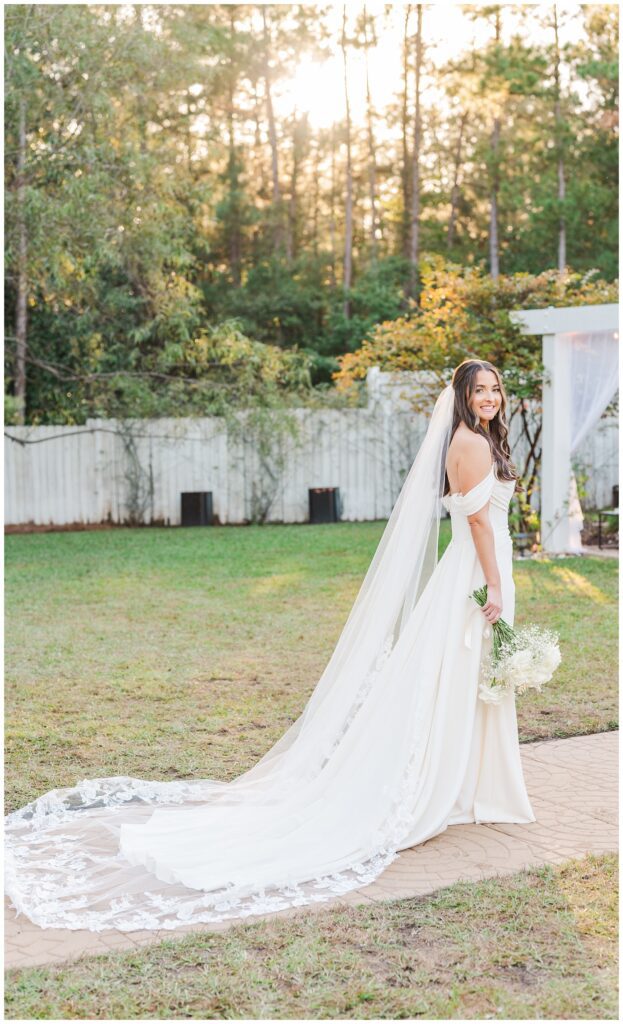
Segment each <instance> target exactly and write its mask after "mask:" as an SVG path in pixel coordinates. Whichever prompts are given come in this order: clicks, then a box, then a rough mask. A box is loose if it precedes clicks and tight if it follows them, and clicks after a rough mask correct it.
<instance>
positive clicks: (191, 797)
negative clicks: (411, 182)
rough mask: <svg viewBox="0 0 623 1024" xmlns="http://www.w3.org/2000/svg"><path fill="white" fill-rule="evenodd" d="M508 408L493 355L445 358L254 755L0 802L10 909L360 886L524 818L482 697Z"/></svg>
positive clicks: (512, 753) (155, 913) (67, 908)
mask: <svg viewBox="0 0 623 1024" xmlns="http://www.w3.org/2000/svg"><path fill="white" fill-rule="evenodd" d="M505 409H506V395H505V392H504V387H503V384H502V380H501V378H500V374H499V372H498V371H497V369H496V368H495V367H494V366H492V365H491V364H490V363H488V362H485V361H480V360H475V359H467V360H465V361H464V362H462V363H461V364H460V366H458V367H457V368H456V370H455V371H454V374H453V377H452V383H451V384H449V385H448V386H447V387H445V388H444V389H443V390H442V391H441V393H440V395H439V397H438V399H437V401H436V403H435V407H434V409H433V412H432V415H431V418H430V423H429V426H428V430H427V433H426V436H425V438H424V441H423V442H422V445H421V447H420V450H419V451H418V454H417V457H416V459H415V461H414V463H413V466H412V467H411V470H410V471H409V474H408V475H407V478H406V480H405V482H404V485H403V487H402V490H401V492H400V495H399V497H398V500H397V501H396V504H395V506H394V508H393V511H392V514H391V516H390V518H389V521H388V523H387V526H386V528H385V531H384V533H383V536H382V537H381V541H380V543H379V546H378V548H377V551H376V553H375V555H374V558H373V560H372V563H371V565H370V567H369V569H368V572H367V574H366V576H365V579H364V581H363V583H362V586H361V589H360V591H359V593H358V595H357V598H356V600H355V603H354V605H353V608H352V610H351V612H350V615H349V617H348V620H347V622H346V624H345V626H344V629H343V631H342V633H341V635H340V638H339V640H338V643H337V645H336V648H335V650H334V652H333V654H332V656H331V658H330V660H329V663H328V665H327V667H326V668H325V670H324V672H323V674H322V676H321V678H320V680H319V681H318V683H317V685H316V687H315V689H314V691H313V693H312V695H311V697H310V698H309V701H308V702H307V704H306V706H305V708H304V709H303V711H302V713H301V715H300V716H299V718H298V719H297V720H296V721H295V722H294V723H293V724H292V725H291V726H290V728H289V729H288V730H287V731H286V732H285V733H284V735H283V736H282V737H281V738H280V739H279V740H278V741H277V743H275V744H274V746H273V747H272V748H271V749H270V750H268V751H267V753H266V754H265V755H264V756H263V757H262V758H261V759H260V760H259V761H258V762H257V764H255V765H254V766H253V767H252V768H251V769H250V770H249V771H247V772H245V773H244V774H242V775H240V776H239V777H238V778H236V779H234V780H233V781H231V782H218V781H215V780H210V779H195V780H193V779H189V780H186V781H177V782H157V781H147V780H142V779H135V778H130V777H126V776H117V777H111V778H103V779H85V780H83V781H82V782H80V783H78V784H77V785H76V786H73V787H71V788H66V789H57V790H53V791H51V792H49V793H46V794H44V795H43V796H40V797H39V798H38V799H36V800H34V801H33V802H32V803H30V804H28V805H27V806H26V807H23V808H20V809H19V810H17V811H15V812H13V813H12V814H10V815H9V816H8V817H7V819H6V840H7V841H6V858H5V882H6V891H7V893H8V895H9V897H10V900H11V901H12V904H13V906H14V907H15V909H16V910H17V911H18V912H21V913H23V914H25V915H26V916H27V917H29V918H30V919H31V920H32V921H34V922H35V923H36V924H38V925H40V926H41V927H42V928H74V929H78V928H88V929H91V930H93V931H101V930H105V929H110V928H116V929H120V930H122V931H133V930H136V929H174V928H176V927H180V926H181V925H187V924H189V923H190V924H193V923H200V922H216V921H222V920H224V919H226V918H242V917H246V916H248V915H250V914H258V913H267V912H272V911H276V910H281V909H284V908H285V907H291V906H303V905H306V904H310V903H313V902H316V901H321V900H327V899H331V898H334V897H335V895H336V894H341V893H345V892H347V891H349V890H353V889H357V888H359V887H361V886H365V885H367V884H368V883H370V882H372V881H373V880H374V879H376V878H377V877H378V876H379V875H380V874H381V873H382V872H383V871H384V870H385V868H386V867H387V866H388V865H389V864H390V863H391V862H392V861H393V860H394V859H395V858H396V857H397V856H398V855H399V851H400V850H404V849H406V848H408V847H410V846H413V845H415V844H417V843H423V842H425V841H426V840H427V839H430V838H431V837H432V836H436V835H439V833H441V832H443V831H444V830H445V829H446V828H447V827H448V825H454V824H459V823H462V822H530V821H535V817H534V814H533V812H532V807H531V806H530V801H529V799H528V795H527V792H526V788H525V783H524V778H523V773H522V767H521V760H520V754H519V743H518V736H517V720H516V713H515V697H514V693H513V692H512V691H510V692H508V693H507V694H506V695H505V696H504V697H503V699H502V700H501V702H500V703H499V704H496V705H493V704H486V703H484V702H483V701H481V700H479V699H478V676H479V666H480V660H481V654H482V652H483V646H484V645H486V644H487V643H490V642H491V639H490V636H491V626H492V624H493V623H494V622H496V621H497V619H498V618H499V617H500V616H501V615H503V617H504V618H505V619H506V621H507V622H509V623H511V624H512V622H513V617H514V601H515V588H514V582H513V576H512V540H511V537H510V534H509V531H508V506H509V502H510V499H511V496H512V494H513V490H514V488H515V485H516V479H517V475H516V472H515V470H514V467H513V465H512V463H511V462H510V451H509V447H508V440H507V433H508V430H507V426H506V422H505ZM442 505H443V506H444V507H445V508H446V510H447V511H448V512H449V514H450V517H451V521H452V540H451V542H450V544H449V546H448V547H447V548H446V550H445V552H444V555H443V557H442V558H441V559H440V560H439V562H437V544H438V533H439V519H440V512H441V506H442ZM484 583H487V586H488V601H487V604H485V605H484V607H483V608H482V609H481V608H480V607H479V606H478V605H477V604H476V603H475V601H474V600H473V599H472V598H471V597H470V595H471V593H472V591H473V590H474V589H475V588H477V587H480V586H482V585H483V584H484Z"/></svg>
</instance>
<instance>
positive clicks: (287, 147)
mask: <svg viewBox="0 0 623 1024" xmlns="http://www.w3.org/2000/svg"><path fill="white" fill-rule="evenodd" d="M497 13H499V11H498V8H497V7H491V8H490V7H487V6H485V7H484V8H482V9H476V8H473V9H471V8H470V9H469V10H467V13H466V16H469V17H470V18H471V19H472V20H474V21H475V22H476V23H477V24H478V25H483V24H484V27H485V42H484V43H483V44H482V45H479V47H478V48H477V49H475V48H473V47H470V46H469V44H468V46H467V47H466V48H465V49H464V50H463V51H462V53H461V54H460V55H459V56H458V57H453V58H452V59H450V60H448V61H447V63H446V64H445V65H443V66H441V67H439V68H437V67H426V68H425V80H426V81H425V84H426V87H427V89H428V86H429V85H431V86H434V87H435V89H436V90H437V92H438V94H439V95H440V97H441V101H440V102H439V103H438V104H437V103H435V105H434V106H433V105H431V104H430V103H429V102H428V101H427V100H425V99H424V100H423V109H422V117H423V143H422V161H421V166H420V174H421V182H420V185H421V190H420V191H421V195H420V200H421V202H420V218H419V236H420V258H419V269H420V272H421V279H422V282H423V284H424V286H425V287H427V285H426V281H427V275H428V276H430V266H438V265H441V264H443V262H444V261H445V260H447V259H449V260H450V261H451V264H453V265H456V266H463V267H466V268H468V269H467V270H466V272H465V276H466V278H468V276H469V274H470V273H471V272H474V273H476V274H481V275H482V285H481V289H482V292H483V296H482V302H483V311H482V323H481V328H482V337H480V335H479V334H478V332H477V331H476V325H477V315H476V312H474V314H473V315H472V316H471V317H469V318H468V319H469V320H470V323H471V325H472V328H473V330H472V333H471V335H469V336H468V337H467V338H466V339H465V344H464V345H461V344H460V336H459V334H460V331H462V329H463V326H464V323H465V318H464V317H463V316H462V315H461V310H460V308H458V306H457V307H456V309H455V312H456V318H455V322H456V328H455V331H454V333H455V342H453V343H451V342H450V341H447V342H446V345H447V347H448V349H449V350H450V349H452V345H453V344H454V346H455V349H456V350H457V351H459V352H462V351H463V349H464V348H467V349H470V350H472V349H474V347H477V348H479V347H481V346H484V348H486V349H487V351H489V350H491V351H496V346H495V344H494V341H493V339H494V336H495V335H496V334H497V333H499V332H500V331H501V332H502V333H503V334H504V332H505V330H506V329H505V328H504V326H503V317H502V314H501V312H500V310H501V309H505V308H512V307H511V305H507V301H506V298H505V296H504V295H503V294H502V292H501V291H500V289H502V291H503V288H504V285H503V284H500V283H498V284H497V285H493V284H491V286H490V290H492V294H491V296H490V297H489V298H487V296H486V292H487V290H488V286H487V285H486V284H485V282H484V277H485V271H484V268H485V267H486V266H488V256H489V254H488V243H489V233H490V213H491V209H490V201H491V186H492V181H493V180H494V179H495V180H497V184H498V229H499V230H498V234H499V251H500V262H501V267H502V270H503V272H504V274H505V275H506V280H507V281H508V282H510V281H512V282H513V284H512V286H511V285H509V287H510V288H511V291H513V290H516V294H517V298H518V299H519V297H520V295H521V292H522V287H521V283H520V282H521V275H525V276H526V277H527V279H528V280H532V279H536V280H538V279H540V276H541V275H542V274H543V273H544V269H545V268H551V267H553V266H554V265H555V264H556V263H557V243H558V231H559V225H560V219H561V217H564V220H565V226H566V238H567V266H568V268H569V269H568V272H567V273H568V280H572V279H573V278H574V273H575V274H579V275H584V276H586V275H590V274H595V275H596V276H597V277H598V278H602V279H603V280H604V281H606V282H609V281H612V280H614V279H615V277H616V274H617V252H618V244H617V242H618V238H617V231H618V221H617V169H618V148H617V142H618V138H617V108H618V78H617V70H616V58H617V45H618V36H617V33H618V12H617V10H616V9H615V8H614V7H613V6H612V5H592V6H591V5H586V6H585V7H584V8H582V10H581V11H579V12H578V13H577V17H578V18H579V19H580V21H579V22H578V25H577V28H578V32H577V34H576V39H575V41H574V42H573V44H568V45H567V46H566V47H564V48H563V50H562V52H561V60H562V63H563V65H564V67H565V80H566V81H567V82H568V85H567V86H566V87H565V89H564V90H563V95H562V96H561V97H560V117H558V118H555V117H554V103H555V100H556V95H557V94H556V85H555V76H554V59H553V33H552V21H551V11H550V10H549V8H548V9H547V10H546V9H543V10H542V11H541V10H539V11H536V12H535V11H533V10H532V8H530V12H529V13H528V12H527V10H523V9H521V8H517V9H514V10H513V11H512V12H511V11H510V10H509V11H507V10H506V8H504V7H502V9H501V17H502V20H503V22H504V25H505V26H506V19H507V18H508V19H510V17H511V16H512V17H513V18H514V19H519V21H521V19H522V18H530V19H532V20H534V18H535V17H536V18H537V20H538V22H539V26H540V28H541V30H542V37H540V36H539V37H537V38H536V39H534V38H533V39H532V41H529V40H528V39H527V38H526V39H524V38H523V36H522V33H521V32H517V33H513V34H512V35H511V37H510V40H509V42H507V43H504V44H502V43H499V42H496V41H495V38H494V34H493V29H494V25H495V19H496V16H497ZM263 14H265V15H266V18H267V36H266V37H265V36H264V32H263V25H262V16H263ZM394 16H395V12H394V13H392V11H391V9H389V8H388V10H387V11H385V12H384V13H383V14H374V13H370V12H368V16H367V32H368V38H369V40H370V41H371V45H372V46H374V45H376V42H375V40H380V41H382V37H383V32H382V31H381V30H382V28H383V19H384V18H391V17H394ZM560 16H561V17H564V16H566V14H565V13H564V12H562V13H561V14H560ZM401 17H402V16H401ZM351 20H352V24H350V25H349V27H348V32H347V47H348V49H349V50H350V48H351V47H355V48H356V47H361V46H362V45H363V43H364V40H363V35H362V28H363V22H362V20H361V18H359V19H358V20H357V19H355V17H354V16H353V17H352V19H351ZM356 21H357V23H356V24H355V22H356ZM412 31H413V25H412V26H411V32H412ZM424 32H425V40H424V42H425V45H426V44H428V42H430V40H429V38H428V32H429V29H428V27H427V23H426V17H424ZM331 33H332V29H331V24H330V20H329V18H328V12H327V11H325V10H324V9H317V10H316V9H314V10H313V12H312V11H311V9H309V10H308V9H307V8H306V7H305V5H302V6H301V5H299V6H297V5H285V6H284V5H282V6H279V5H274V4H270V5H267V6H266V7H265V8H264V9H261V8H259V7H257V6H256V5H255V6H254V5H237V4H236V5H225V4H212V5H209V4H207V5H175V4H173V5H149V4H145V5H133V6H132V5H125V6H124V5H87V4H77V5H64V6H63V5H52V6H46V5H36V4H35V5H18V4H14V5H9V6H8V7H7V8H6V20H5V49H6V61H5V85H6V106H5V125H6V136H5V142H6V146H5V152H6V191H5V212H6V216H5V246H6V250H5V252H6V259H5V266H6V306H5V309H6V314H5V315H6V323H5V336H6V378H7V383H8V389H9V391H10V392H11V391H12V390H13V387H14V380H15V376H16V372H17V367H16V333H17V297H18V290H19V283H20V280H21V283H22V286H23V288H25V291H26V293H27V314H28V316H27V330H26V333H27V339H26V340H27V351H26V371H27V381H26V384H27V387H26V414H27V419H28V420H29V421H30V422H33V423H37V422H67V423H76V422H82V421H83V420H84V419H85V418H86V417H87V416H90V415H94V414H99V413H100V412H102V411H110V410H111V409H113V408H118V409H119V410H122V409H126V410H129V409H130V404H131V402H133V401H134V402H136V412H137V413H138V412H142V411H144V410H146V409H148V408H149V409H155V408H159V406H158V402H159V401H161V400H162V401H164V407H166V408H167V409H171V408H173V407H175V406H176V403H178V402H181V403H182V406H183V407H184V408H197V409H203V408H207V407H212V406H213V405H214V403H215V402H216V401H217V400H216V399H213V398H212V397H210V400H209V401H208V399H207V398H206V395H207V391H208V390H209V389H208V388H204V389H203V392H202V393H201V396H200V397H198V395H199V391H198V389H197V387H195V386H194V385H193V386H191V387H190V389H189V390H190V394H189V395H187V396H186V395H185V394H184V389H185V387H186V385H185V383H184V382H183V380H182V375H181V371H180V372H176V373H177V380H176V381H175V382H173V383H171V382H170V383H169V384H168V385H167V386H166V387H165V386H164V384H162V385H158V386H156V383H155V382H156V378H155V377H154V376H153V373H154V372H156V371H157V372H162V371H161V367H162V365H165V366H168V365H169V364H170V362H171V358H172V355H171V354H172V353H173V354H174V353H175V352H178V351H180V350H178V349H177V348H176V346H181V350H183V351H184V352H185V353H188V351H189V348H188V347H189V346H191V348H192V344H194V341H195V339H197V338H199V337H202V336H203V335H209V333H210V331H211V330H213V329H214V327H215V325H218V324H219V323H223V322H226V323H228V322H230V321H232V320H236V321H237V322H238V323H239V327H240V330H241V331H242V333H243V334H244V335H246V336H247V337H248V338H249V339H253V340H254V341H256V342H264V343H267V344H268V345H276V346H278V347H279V348H281V349H284V350H286V349H293V350H295V349H298V350H299V353H300V352H304V353H305V354H306V356H307V360H308V361H307V366H308V371H309V374H310V375H311V380H312V382H313V383H314V384H320V383H322V384H324V385H328V384H329V383H330V382H331V380H332V375H333V374H334V373H335V372H336V371H337V370H338V368H339V367H338V359H339V357H340V356H343V355H345V354H347V353H351V354H352V353H354V352H355V351H356V350H358V349H359V348H360V346H361V343H362V339H365V338H370V337H371V336H373V335H374V330H375V325H377V324H381V325H383V324H387V323H388V322H390V321H394V320H395V321H396V324H397V326H396V333H397V334H398V333H400V332H401V331H402V330H403V328H402V324H403V322H407V321H408V322H412V321H413V316H412V311H411V310H410V308H409V302H408V300H407V299H406V297H405V290H406V289H405V285H406V282H407V281H408V279H409V276H410V274H409V271H410V267H409V265H408V262H407V261H406V260H405V259H404V255H403V254H404V252H405V223H406V221H408V219H409V218H408V214H407V211H406V210H405V208H404V195H403V184H404V180H405V176H406V179H407V185H408V186H409V187H410V184H409V182H410V177H409V176H410V173H411V171H410V165H409V166H407V167H406V168H405V165H404V157H405V154H406V155H407V158H408V161H410V159H411V156H410V154H411V147H412V139H411V136H410V131H411V128H410V127H409V126H410V125H412V123H413V113H414V111H413V95H412V85H413V83H412V81H411V80H410V85H409V89H408V96H407V108H406V112H405V117H403V109H402V83H401V81H400V70H399V69H400V62H397V64H396V94H395V96H394V97H392V98H390V99H389V101H387V103H386V106H385V108H382V109H381V108H379V106H378V97H377V96H376V95H375V88H374V82H372V97H371V103H372V106H371V117H372V120H371V124H372V130H373V141H374V170H375V182H376V212H377V234H376V237H375V238H374V239H372V238H371V237H370V193H369V189H370V170H371V164H370V160H371V158H370V138H369V137H368V131H367V126H366V127H364V125H363V124H357V123H356V122H354V123H353V128H352V138H351V149H352V169H353V190H354V191H353V202H354V223H353V253H352V256H353V282H352V287H351V289H350V292H349V296H348V299H349V305H350V311H349V313H348V315H345V312H344V294H343V290H342V276H343V258H344V234H345V209H344V196H345V190H346V169H345V126H344V125H343V124H341V123H339V122H336V123H335V124H333V125H331V126H330V127H329V128H319V127H316V126H315V125H314V124H313V122H312V121H311V120H310V118H308V117H307V115H306V113H305V112H301V111H300V110H298V111H294V112H286V113H284V112H282V111H281V109H280V107H279V102H278V101H279V97H280V94H281V96H283V95H284V94H286V95H287V93H288V88H289V86H288V82H289V76H292V75H293V74H294V73H295V71H296V68H297V66H298V65H299V64H300V63H305V61H309V60H310V59H312V58H314V59H318V58H320V57H321V56H322V55H323V53H326V52H328V51H329V50H330V49H331V48H332V49H333V50H335V49H336V46H337V40H336V39H335V38H333V39H332V36H331ZM503 36H504V37H508V33H503ZM413 55H414V51H413V38H412V35H409V36H408V38H407V67H408V69H409V73H410V74H412V71H413ZM267 69H268V74H269V76H270V85H271V89H272V90H273V93H274V100H275V103H274V104H273V107H274V114H275V134H276V140H275V141H276V147H275V148H274V149H273V147H272V146H271V144H270V132H269V125H268V107H267V84H266V75H267ZM586 85H588V86H589V87H590V88H589V94H590V95H588V96H587V95H586ZM22 114H23V117H24V129H25V140H24V145H23V146H21V143H20V119H21V117H22ZM494 117H495V118H497V119H498V120H499V125H500V140H499V148H498V150H497V151H496V152H495V153H494V152H493V150H492V146H491V125H492V120H493V118H494ZM381 124H382V126H383V127H382V129H381ZM459 125H461V126H464V127H465V130H464V131H463V127H461V131H462V132H463V134H462V136H461V140H460V145H459V138H458V134H457V132H458V126H459ZM20 152H21V157H22V158H23V168H22V170H21V171H20ZM560 155H562V157H563V159H564V168H565V180H566V198H565V199H564V200H559V199H558V197H557V196H558V193H557V182H558V161H559V157H560ZM453 183H454V184H453ZM276 189H277V190H278V198H277V195H276ZM407 191H408V189H407ZM450 222H452V229H450ZM23 236H25V239H26V259H25V265H21V263H20V257H19V252H20V249H19V245H20V238H21V237H23ZM435 261H437V263H436V262H435ZM439 261H441V264H440V262H439ZM475 268H477V269H475ZM548 287H549V292H550V301H552V302H555V303H556V302H558V301H561V295H562V294H566V296H567V299H568V300H569V301H574V300H573V297H572V296H571V297H570V294H569V288H568V285H567V284H564V285H563V287H562V292H561V293H559V292H558V291H557V286H556V282H555V279H554V277H553V276H552V277H551V279H549V285H548ZM595 288H596V291H595V295H596V294H597V292H598V290H599V289H598V287H597V286H595ZM546 290H547V289H546ZM523 292H524V294H527V295H528V297H529V298H533V297H534V296H533V295H531V294H530V289H529V288H528V289H526V288H524V289H523ZM544 301H547V296H545V298H544ZM588 301H598V300H597V298H594V299H593V298H591V297H590V295H589V296H588ZM496 303H497V306H496ZM422 312H423V313H424V314H426V315H427V316H428V322H429V324H430V323H431V321H434V319H435V318H434V316H433V315H432V314H429V311H427V310H425V309H423V310H422ZM496 315H497V316H499V317H500V318H501V319H499V322H496V323H494V324H493V325H490V324H489V320H490V319H491V318H492V317H493V319H494V320H495V316H496ZM422 324H423V325H424V321H422ZM224 329H225V331H227V330H228V328H227V327H225V328H224ZM379 330H381V331H383V330H384V328H379ZM407 347H408V346H407ZM433 348H434V345H433ZM184 358H185V357H184ZM271 358H272V356H270V355H267V357H266V360H267V362H270V359H271ZM518 359H519V361H520V362H522V363H525V362H526V359H525V354H524V353H522V352H521V351H520V352H519V353H518ZM529 362H530V360H529V359H528V363H529ZM182 363H183V360H182ZM173 364H174V365H175V358H174V359H173ZM253 365H255V364H253ZM342 365H343V366H344V365H345V366H348V365H349V363H348V361H347V362H346V364H342ZM353 365H354V364H353ZM115 374H116V375H118V376H117V377H116V378H114V377H113V375H115ZM150 374H152V376H149V375H150ZM130 375H134V376H133V378H132V379H130ZM141 375H144V376H143V378H142V379H141ZM145 375H146V376H145ZM190 376H191V378H192V374H191V375H190ZM113 379H114V386H113V385H112V383H111V382H112V381H113ZM244 379H245V383H246V384H248V376H245V378H244ZM265 385H266V381H265V380H263V381H262V382H260V383H258V387H260V386H261V387H265ZM167 389H168V390H167ZM175 389H177V390H175ZM111 394H112V395H113V396H115V395H116V398H115V400H114V401H113V399H112V398H111ZM227 394H228V391H227V389H224V395H225V396H226V395H227ZM150 396H151V397H150ZM167 396H168V397H167ZM178 407H179V406H178ZM7 415H9V416H11V415H13V413H12V412H11V408H10V406H9V405H8V406H7Z"/></svg>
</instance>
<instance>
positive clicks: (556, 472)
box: [541, 334, 571, 554]
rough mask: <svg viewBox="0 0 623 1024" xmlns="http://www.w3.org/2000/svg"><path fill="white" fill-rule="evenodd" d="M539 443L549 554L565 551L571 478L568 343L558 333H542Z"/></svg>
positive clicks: (543, 525) (545, 547)
mask: <svg viewBox="0 0 623 1024" xmlns="http://www.w3.org/2000/svg"><path fill="white" fill-rule="evenodd" d="M543 365H544V368H545V372H546V376H547V378H548V381H547V382H545V383H544V384H543V434H542V439H543V444H542V453H543V454H542V457H541V544H542V546H543V550H544V551H549V552H551V553H552V554H554V553H556V552H565V551H569V550H570V547H571V543H570V541H571V538H570V530H569V485H570V480H571V372H570V355H569V346H567V345H565V344H564V338H563V337H562V336H561V335H559V334H544V335H543Z"/></svg>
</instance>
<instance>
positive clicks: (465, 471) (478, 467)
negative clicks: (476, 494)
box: [447, 427, 492, 494]
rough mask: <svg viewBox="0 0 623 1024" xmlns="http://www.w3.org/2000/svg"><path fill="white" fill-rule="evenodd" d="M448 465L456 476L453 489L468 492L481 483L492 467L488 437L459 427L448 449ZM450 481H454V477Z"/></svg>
mask: <svg viewBox="0 0 623 1024" xmlns="http://www.w3.org/2000/svg"><path fill="white" fill-rule="evenodd" d="M459 435H460V436H459ZM455 442H456V444H455ZM447 466H448V469H449V470H450V469H451V470H452V476H453V477H454V488H453V489H456V490H458V491H460V492H461V494H466V493H467V491H469V490H471V488H472V487H475V485H476V484H478V483H480V481H481V480H482V479H483V478H484V477H485V476H486V475H487V473H488V472H489V471H490V469H491V466H492V458H491V449H490V447H489V442H488V441H487V439H486V437H483V436H482V434H476V433H474V431H472V430H469V429H465V430H461V429H460V427H459V429H458V430H457V431H456V432H455V435H454V437H453V438H452V442H451V444H450V449H449V450H448V460H447ZM450 483H451V484H452V483H453V481H452V479H451V480H450Z"/></svg>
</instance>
